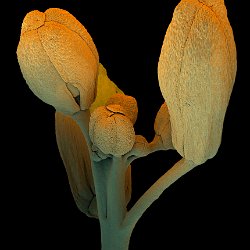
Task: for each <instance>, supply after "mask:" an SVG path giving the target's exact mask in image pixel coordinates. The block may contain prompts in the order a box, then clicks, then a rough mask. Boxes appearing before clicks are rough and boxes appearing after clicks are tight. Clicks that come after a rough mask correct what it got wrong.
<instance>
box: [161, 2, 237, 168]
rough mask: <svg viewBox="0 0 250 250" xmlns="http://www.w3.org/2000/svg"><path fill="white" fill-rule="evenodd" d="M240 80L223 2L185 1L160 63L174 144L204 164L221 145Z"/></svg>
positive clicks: (188, 155)
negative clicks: (224, 128)
mask: <svg viewBox="0 0 250 250" xmlns="http://www.w3.org/2000/svg"><path fill="white" fill-rule="evenodd" d="M235 75H236V47H235V42H234V37H233V31H232V29H231V26H230V23H229V21H228V18H227V12H226V8H225V5H224V1H222V0H214V1H212V0H203V1H202V0H199V1H198V0H182V1H181V2H180V3H179V4H178V5H177V7H176V8H175V11H174V14H173V18H172V21H171V23H170V25H169V27H168V29H167V32H166V35H165V38H164V42H163V45H162V49H161V54H160V58H159V64H158V77H159V85H160V89H161V92H162V94H163V97H164V99H165V101H166V104H167V106H168V109H169V114H170V121H171V129H172V141H173V145H174V147H175V148H176V150H177V151H178V152H179V153H180V154H181V155H182V156H183V157H184V158H186V159H188V160H192V161H193V162H195V163H196V164H201V163H203V162H205V161H206V160H207V159H209V158H212V157H214V155H215V154H216V153H217V151H218V148H219V146H220V143H221V135H222V128H223V122H224V117H225V112H226V109H227V106H228V103H229V98H230V95H231V92H232V88H233V84H234V81H235Z"/></svg>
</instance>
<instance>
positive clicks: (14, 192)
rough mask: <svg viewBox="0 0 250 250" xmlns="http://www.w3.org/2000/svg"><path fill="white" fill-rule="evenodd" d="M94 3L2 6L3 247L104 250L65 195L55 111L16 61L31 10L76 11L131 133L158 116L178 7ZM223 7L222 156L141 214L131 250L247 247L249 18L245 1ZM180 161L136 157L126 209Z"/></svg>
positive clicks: (43, 0)
mask: <svg viewBox="0 0 250 250" xmlns="http://www.w3.org/2000/svg"><path fill="white" fill-rule="evenodd" d="M99 2H101V3H98V1H91V0H89V1H83V0H81V1H80V0H65V1H62V0H61V1H59V0H58V1H56V0H33V1H32V0H23V1H17V0H16V1H13V3H11V5H12V6H10V7H9V8H3V9H2V12H6V13H9V18H8V20H5V22H4V24H5V25H3V26H4V27H5V28H7V30H8V33H6V34H8V35H4V36H2V37H3V38H4V41H5V42H7V45H9V46H8V48H11V51H10V53H9V56H8V59H7V57H6V61H5V62H6V63H4V66H5V67H4V68H5V69H6V70H4V72H2V74H3V75H7V76H8V77H7V81H6V80H4V81H3V82H2V86H3V88H5V87H6V90H4V92H3V93H4V97H5V98H2V100H4V104H3V106H2V107H4V108H3V110H4V111H7V112H6V114H4V115H5V117H7V119H5V118H4V119H3V118H2V120H1V121H2V125H3V126H5V127H4V129H3V130H2V131H3V133H2V137H3V138H7V140H6V141H4V140H2V142H3V145H4V149H5V150H4V151H2V152H4V153H3V154H2V156H3V159H5V158H6V161H3V162H5V163H2V166H1V168H2V169H3V170H7V171H6V172H3V173H4V174H2V176H1V177H2V184H3V188H2V190H3V191H4V194H5V195H4V196H3V197H4V198H6V200H5V199H3V201H2V207H6V208H7V211H8V213H3V217H4V219H5V221H7V223H6V224H2V225H4V226H3V227H4V231H5V232H7V235H8V236H9V238H8V241H7V244H8V246H9V247H7V248H6V249H10V246H11V245H12V244H17V246H19V247H24V248H30V249H37V248H39V247H40V246H43V249H47V248H49V247H52V246H53V248H55V249H59V248H61V247H64V246H65V247H66V249H93V250H98V249H100V230H99V224H98V221H97V220H95V219H90V218H88V217H87V216H85V215H84V214H82V213H81V212H80V211H79V210H78V209H77V207H76V205H75V203H74V201H73V197H72V195H71V193H70V188H69V184H68V180H67V175H66V172H65V169H64V166H63V163H62V161H61V159H60V155H59V152H58V149H57V145H56V140H55V132H54V108H53V107H51V106H49V105H47V104H45V103H43V102H42V101H41V100H40V99H38V98H37V97H36V96H35V95H34V94H33V93H32V92H31V91H30V90H29V88H28V86H27V85H26V83H25V81H24V79H23V77H22V74H21V72H20V68H19V65H18V63H17V59H16V54H15V53H16V47H17V44H18V41H19V35H20V28H21V24H22V20H23V18H24V16H25V14H26V13H27V12H29V11H31V10H34V9H37V10H40V11H45V10H46V9H47V8H50V7H58V8H63V9H66V10H68V11H69V12H70V13H71V14H73V15H74V16H75V17H76V18H77V19H78V20H79V21H80V22H81V23H82V24H83V25H84V26H85V27H86V28H87V30H88V32H89V33H90V34H91V36H92V38H93V40H94V42H95V44H96V47H97V49H98V52H99V55H100V61H101V62H102V64H103V65H104V66H105V67H106V69H107V71H108V75H109V77H110V79H111V80H113V81H114V82H115V83H116V84H117V85H118V86H119V87H120V88H121V89H122V90H123V91H124V92H125V93H126V94H128V95H132V96H134V97H135V98H136V99H137V102H138V106H139V115H138V120H137V122H136V125H135V130H136V133H137V134H142V135H144V136H145V137H146V138H147V139H148V140H151V139H152V138H153V135H154V131H153V123H154V118H155V115H156V113H157V111H158V109H159V107H160V105H161V104H162V102H163V97H162V95H161V92H160V89H159V85H158V80H157V63H158V58H159V54H160V49H161V45H162V41H163V38H164V35H165V32H166V29H167V27H168V24H169V23H170V21H171V18H172V13H173V10H174V8H175V6H176V5H177V3H178V2H179V1H177V0H169V1H166V0H165V1H161V0H155V1H130V0H127V1H124V2H120V1H108V0H107V1H99ZM135 2H136V4H135ZM225 2H226V6H227V9H228V17H229V20H230V23H231V25H232V28H233V30H234V35H235V41H236V46H237V53H238V71H237V77H236V81H235V86H234V89H233V93H232V96H231V99H230V103H229V106H228V110H227V113H226V117H225V123H224V130H223V138H222V143H221V146H220V148H219V151H218V154H217V155H216V156H215V157H214V158H213V159H211V160H208V161H207V162H206V163H204V164H203V165H201V166H199V167H197V168H195V169H194V170H192V171H191V172H189V173H188V174H186V175H185V176H183V177H182V178H181V179H179V180H178V181H177V182H176V183H174V184H173V185H172V186H171V187H170V188H169V189H167V190H166V191H165V192H164V193H163V194H162V195H161V196H160V198H159V199H158V200H157V201H156V202H155V203H154V204H153V205H152V206H151V207H150V208H149V209H148V210H147V211H146V212H145V214H144V215H143V217H142V218H141V219H140V220H139V222H138V224H137V225H136V227H135V229H134V231H133V234H132V237H131V241H130V249H131V250H132V249H157V250H158V249H179V248H180V246H183V245H184V246H185V247H187V248H194V247H196V248H198V249H204V248H206V247H208V246H210V249H214V248H216V247H218V246H220V247H219V248H221V249H226V248H227V247H228V246H232V245H233V244H237V247H235V248H234V249H243V247H241V244H242V245H245V247H246V246H247V245H246V244H248V243H247V240H246V239H247V238H246V235H247V230H248V225H249V223H248V222H247V221H248V219H249V218H248V214H247V208H246V205H247V200H248V199H249V191H248V189H249V184H248V181H247V170H248V168H249V162H248V160H247V157H248V152H247V151H248V149H249V145H248V143H247V142H248V141H247V136H248V134H247V116H249V102H248V98H247V95H248V90H247V85H248V81H246V80H247V73H248V69H247V64H246V63H245V60H246V56H247V52H248V50H247V46H246V45H247V33H246V32H247V25H248V24H247V22H246V21H245V20H247V17H248V16H247V15H246V14H245V11H244V9H246V6H244V3H243V1H236V0H227V1H225ZM244 2H246V1H244ZM245 5H246V4H245ZM248 23H249V22H248ZM6 48H7V47H6ZM4 50H5V48H4V49H3V53H4V52H5V51H4ZM10 55H11V56H10ZM10 59H11V60H10ZM7 62H8V63H9V62H10V66H9V64H7ZM7 72H8V73H7ZM245 142H246V143H245ZM5 152H6V153H5ZM179 158H180V156H179V155H178V154H177V153H176V152H175V151H169V152H157V153H154V154H152V155H150V156H148V157H145V158H143V159H140V160H137V161H135V162H134V163H133V170H132V171H133V174H132V177H133V196H132V200H131V204H133V203H134V202H135V201H136V200H137V199H138V197H139V196H140V195H142V193H143V192H144V191H145V190H146V189H147V188H148V187H149V186H150V185H151V184H152V183H153V182H154V181H155V180H156V179H157V178H158V177H160V175H161V174H163V173H164V172H165V171H166V170H167V169H168V168H170V167H171V166H172V164H173V163H175V162H176V161H177V160H178V159H179ZM245 226H246V229H245ZM248 233H249V232H248ZM68 244H69V245H68ZM246 248H247V247H246ZM244 249H245V248H244Z"/></svg>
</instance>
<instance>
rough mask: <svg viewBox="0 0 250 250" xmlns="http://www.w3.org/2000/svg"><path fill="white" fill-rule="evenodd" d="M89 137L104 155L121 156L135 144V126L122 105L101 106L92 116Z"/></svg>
mask: <svg viewBox="0 0 250 250" xmlns="http://www.w3.org/2000/svg"><path fill="white" fill-rule="evenodd" d="M89 135H90V139H91V141H92V142H93V144H94V145H96V146H97V147H98V148H99V149H100V150H101V151H102V152H103V153H105V154H112V155H114V156H121V155H124V154H126V153H127V152H129V151H130V150H131V149H132V147H133V145H134V142H135V131H134V128H133V124H132V122H131V121H130V119H129V118H127V117H126V115H125V112H124V109H123V107H121V106H120V105H108V106H100V107H98V108H96V109H95V110H94V111H93V113H92V114H91V116H90V122H89Z"/></svg>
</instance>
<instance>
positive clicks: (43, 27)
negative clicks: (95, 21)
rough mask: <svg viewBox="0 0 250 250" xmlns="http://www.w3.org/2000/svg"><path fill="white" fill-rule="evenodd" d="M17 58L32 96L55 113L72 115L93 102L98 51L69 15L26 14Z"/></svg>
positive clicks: (58, 11) (61, 12)
mask: <svg viewBox="0 0 250 250" xmlns="http://www.w3.org/2000/svg"><path fill="white" fill-rule="evenodd" d="M17 58H18V63H19V65H20V69H21V72H22V74H23V77H24V79H25V80H26V82H27V84H28V86H29V87H30V89H31V90H32V91H33V93H34V94H35V95H36V96H38V97H39V98H40V99H41V100H42V101H44V102H45V103H47V104H50V105H52V106H54V107H55V109H56V110H57V111H61V112H63V113H65V114H69V115H72V114H74V113H76V112H78V111H79V110H85V109H88V108H89V107H90V105H91V104H92V102H93V101H94V99H95V96H96V81H97V74H98V66H99V57H98V52H97V50H96V47H95V44H94V42H93V40H92V38H91V36H90V35H89V33H88V32H87V30H86V29H85V28H84V26H83V25H82V24H81V23H80V22H79V21H78V20H77V19H76V18H75V17H74V16H73V15H71V14H70V13H69V12H67V11H65V10H62V9H58V8H50V9H47V10H46V11H45V12H44V13H43V12H40V11H38V10H33V11H31V12H29V13H28V14H27V15H26V16H25V17H24V20H23V23H22V28H21V35H20V40H19V43H18V46H17ZM79 98H80V100H79Z"/></svg>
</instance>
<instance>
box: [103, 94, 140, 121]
mask: <svg viewBox="0 0 250 250" xmlns="http://www.w3.org/2000/svg"><path fill="white" fill-rule="evenodd" d="M110 104H119V105H121V106H122V107H123V108H124V112H125V114H126V116H127V117H128V118H129V119H130V120H131V122H132V123H133V124H135V122H136V119H137V115H138V106H137V101H136V99H135V98H134V97H132V96H128V95H125V94H121V93H117V94H114V95H112V96H111V97H110V98H109V99H108V101H107V102H106V105H110Z"/></svg>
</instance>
